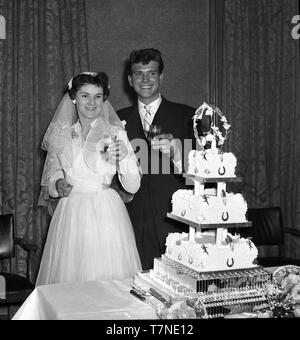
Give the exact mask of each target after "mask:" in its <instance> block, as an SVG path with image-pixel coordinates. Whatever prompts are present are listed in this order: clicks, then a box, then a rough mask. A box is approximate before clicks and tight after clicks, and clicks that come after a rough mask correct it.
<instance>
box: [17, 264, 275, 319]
mask: <svg viewBox="0 0 300 340" xmlns="http://www.w3.org/2000/svg"><path fill="white" fill-rule="evenodd" d="M265 269H267V270H268V271H269V272H271V273H272V272H273V271H274V270H275V269H276V267H272V268H271V267H270V268H265ZM131 282H132V279H127V280H122V281H121V280H112V281H95V282H78V283H60V284H52V285H44V286H38V287H36V288H35V289H34V291H33V292H32V293H31V294H30V295H29V297H28V298H27V299H26V301H25V302H24V303H23V305H22V306H21V307H20V309H19V310H18V311H17V313H16V314H15V315H14V317H13V320H76V319H77V320H145V319H148V320H153V319H158V317H157V314H156V311H155V309H154V308H153V307H152V306H150V305H148V304H147V303H145V302H143V301H140V300H139V299H137V298H136V297H134V296H133V295H131V294H130V293H129V291H130V289H131V286H130V283H131Z"/></svg>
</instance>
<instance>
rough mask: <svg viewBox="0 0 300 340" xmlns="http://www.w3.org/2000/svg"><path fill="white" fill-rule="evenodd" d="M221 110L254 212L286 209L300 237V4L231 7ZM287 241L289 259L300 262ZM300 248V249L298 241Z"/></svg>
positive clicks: (280, 0) (274, 0) (271, 0)
mask: <svg viewBox="0 0 300 340" xmlns="http://www.w3.org/2000/svg"><path fill="white" fill-rule="evenodd" d="M223 5H224V11H223V18H222V25H223V27H222V30H221V31H222V32H223V37H222V38H223V48H222V51H221V53H220V55H219V62H221V64H222V68H221V69H222V72H221V73H220V74H219V83H221V91H220V92H221V98H219V103H218V104H219V105H220V108H221V109H222V111H224V113H225V114H227V116H228V118H229V119H230V121H231V122H232V132H231V135H230V138H229V140H228V149H229V150H232V151H233V152H234V153H235V154H236V156H237V159H238V166H239V172H240V174H241V175H242V177H243V180H244V183H243V186H242V187H241V188H240V189H241V190H242V192H243V193H244V194H245V198H246V200H247V202H248V205H249V206H250V207H267V206H280V207H281V209H282V212H283V217H284V223H285V228H290V229H291V230H298V231H300V176H299V174H300V133H299V131H300V112H299V93H300V92H299V90H300V89H299V71H300V70H299V42H298V41H297V40H294V39H293V38H292V35H291V30H292V25H291V18H292V17H293V16H294V15H296V14H298V11H299V8H298V0H224V2H223ZM294 242H295V239H293V240H291V239H290V240H287V243H288V244H287V249H289V251H290V253H289V255H292V256H294V257H298V258H299V257H300V252H299V250H296V248H298V249H299V244H298V247H295V244H292V243H294ZM298 243H299V242H298Z"/></svg>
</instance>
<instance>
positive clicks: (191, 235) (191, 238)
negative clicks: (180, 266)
mask: <svg viewBox="0 0 300 340" xmlns="http://www.w3.org/2000/svg"><path fill="white" fill-rule="evenodd" d="M195 234H196V231H195V228H194V227H191V226H190V230H189V241H191V242H195Z"/></svg>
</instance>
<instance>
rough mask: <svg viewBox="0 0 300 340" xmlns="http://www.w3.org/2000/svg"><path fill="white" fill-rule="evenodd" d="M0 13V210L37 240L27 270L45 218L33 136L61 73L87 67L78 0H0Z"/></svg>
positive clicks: (39, 131) (47, 114) (59, 90)
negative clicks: (1, 26) (2, 33)
mask: <svg viewBox="0 0 300 340" xmlns="http://www.w3.org/2000/svg"><path fill="white" fill-rule="evenodd" d="M0 14H1V15H3V16H4V17H5V19H6V39H5V40H0V173H1V175H0V204H1V213H2V214H6V213H13V214H14V218H15V234H16V236H17V237H22V238H24V239H25V240H26V241H28V242H31V243H34V244H37V245H38V246H39V251H38V252H37V254H36V259H34V260H33V262H34V263H33V268H34V270H33V271H34V273H32V275H33V277H34V276H35V275H36V271H37V270H38V266H39V262H40V256H41V252H42V249H43V243H44V242H45V236H46V234H47V229H48V226H49V219H50V218H49V215H48V214H47V212H46V211H45V210H43V209H41V208H40V207H38V206H37V200H38V196H39V190H40V179H41V173H42V169H43V164H44V159H45V153H44V152H43V151H42V150H41V149H40V143H41V140H42V137H43V134H44V133H45V130H46V128H47V126H48V124H49V122H50V120H51V117H52V115H53V113H54V111H55V109H56V106H57V104H58V103H59V101H60V99H61V96H62V94H63V91H64V90H65V87H66V84H67V82H68V80H69V79H70V78H71V77H72V76H73V75H74V74H76V73H79V72H81V71H86V70H88V69H89V64H88V46H87V33H86V18H85V0H0ZM16 255H17V256H16V261H15V263H14V265H13V268H14V269H13V270H15V271H16V272H18V273H19V274H21V275H22V273H23V274H24V275H25V271H26V262H25V254H24V253H23V252H22V250H21V249H18V251H17V254H16ZM7 266H8V263H6V262H5V261H2V265H1V267H0V269H1V268H2V270H5V269H6V267H7Z"/></svg>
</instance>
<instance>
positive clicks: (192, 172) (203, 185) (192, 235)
mask: <svg viewBox="0 0 300 340" xmlns="http://www.w3.org/2000/svg"><path fill="white" fill-rule="evenodd" d="M204 116H206V118H207V116H208V117H209V118H210V119H209V120H210V129H209V131H207V133H206V134H205V135H204V136H201V137H199V135H198V130H197V126H198V122H199V121H201V120H202V119H203V117H204ZM220 124H221V126H220ZM218 125H219V126H218ZM229 130H230V125H229V124H228V122H227V119H226V117H225V116H224V115H223V114H222V112H221V111H220V110H219V109H218V108H216V107H213V106H210V105H208V104H206V103H204V104H203V105H201V106H200V107H199V109H198V110H197V111H196V113H195V116H194V132H195V137H196V140H197V143H198V144H199V146H200V150H192V151H191V152H190V154H189V166H188V172H187V174H184V176H185V177H186V178H189V179H190V180H192V181H193V183H194V188H193V190H178V191H176V192H175V193H174V194H173V196H172V211H171V213H168V214H167V216H168V217H169V218H172V219H175V220H177V221H180V222H183V223H185V224H188V225H189V226H190V229H189V233H171V234H169V235H168V237H167V239H166V252H165V254H163V255H162V256H161V257H160V258H156V259H154V267H153V269H152V270H150V271H149V273H139V274H138V275H137V277H136V278H135V285H136V286H141V285H143V284H145V283H146V282H147V284H148V285H151V284H154V286H155V287H156V288H157V289H159V291H160V293H161V294H163V295H164V296H165V298H166V296H173V297H174V296H186V295H188V294H190V293H196V294H198V295H199V294H200V295H199V296H202V297H201V299H202V301H203V303H204V304H205V305H206V306H213V307H220V306H224V305H226V306H228V305H235V304H237V303H242V304H245V303H255V302H257V301H258V302H261V301H263V300H264V298H265V297H264V295H263V293H261V292H260V291H258V290H257V289H258V286H261V285H262V282H265V281H268V280H269V275H268V274H266V272H265V271H264V270H263V269H262V268H260V267H258V266H257V265H256V258H257V254H258V252H257V248H256V247H255V245H254V244H253V242H252V241H251V240H250V239H245V238H242V237H240V235H239V234H231V233H229V232H228V228H241V227H251V223H250V222H248V221H247V218H246V212H247V203H246V201H245V199H244V197H243V196H242V194H240V193H236V194H235V193H231V192H227V189H226V184H227V183H229V182H239V181H240V180H241V179H240V178H239V177H237V176H236V164H237V161H236V157H235V156H234V155H233V154H232V153H229V152H223V144H224V141H225V140H226V138H227V135H228V132H229ZM207 183H210V185H211V184H213V186H214V187H208V186H207ZM241 290H242V291H241ZM166 292H167V293H166ZM229 292H230V295H229ZM211 314H212V313H211Z"/></svg>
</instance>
